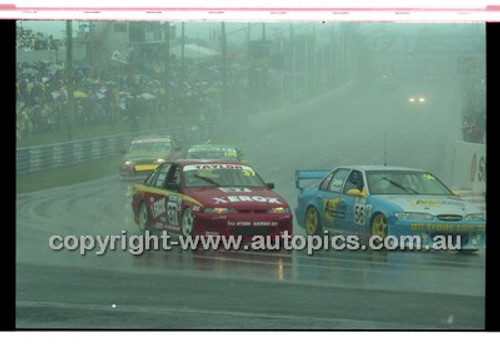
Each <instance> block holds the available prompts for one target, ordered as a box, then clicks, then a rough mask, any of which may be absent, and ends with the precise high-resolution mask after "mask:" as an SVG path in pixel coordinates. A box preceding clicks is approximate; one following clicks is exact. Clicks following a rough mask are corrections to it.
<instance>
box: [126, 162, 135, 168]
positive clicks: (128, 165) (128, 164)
mask: <svg viewBox="0 0 500 351" xmlns="http://www.w3.org/2000/svg"><path fill="white" fill-rule="evenodd" d="M123 165H124V166H126V167H132V166H133V165H134V163H133V162H132V161H125V162H123Z"/></svg>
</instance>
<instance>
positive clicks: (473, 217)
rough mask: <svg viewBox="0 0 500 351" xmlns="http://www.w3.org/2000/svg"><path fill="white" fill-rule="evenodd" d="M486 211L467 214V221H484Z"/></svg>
mask: <svg viewBox="0 0 500 351" xmlns="http://www.w3.org/2000/svg"><path fill="white" fill-rule="evenodd" d="M484 219H485V217H484V213H470V214H468V215H467V216H465V220H466V221H484Z"/></svg>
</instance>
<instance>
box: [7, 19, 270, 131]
mask: <svg viewBox="0 0 500 351" xmlns="http://www.w3.org/2000/svg"><path fill="white" fill-rule="evenodd" d="M17 36H18V37H17V47H18V49H28V50H39V49H40V50H41V49H43V48H48V47H49V48H50V47H52V46H53V45H55V44H54V43H56V41H54V40H53V39H52V37H51V36H46V35H43V34H41V33H33V32H32V31H31V30H28V29H23V28H22V27H18V32H17ZM35 48H36V49H35ZM163 54H164V51H163V50H162V48H161V46H150V47H149V52H148V50H146V49H141V50H135V51H133V52H132V53H131V54H130V55H129V57H128V62H127V63H123V62H112V64H111V65H109V67H110V68H109V69H107V70H101V71H98V70H97V69H96V67H90V66H88V65H87V66H86V65H85V64H83V63H75V64H74V67H75V70H74V72H73V73H72V74H71V82H72V87H73V90H74V94H73V97H74V99H73V101H74V106H75V114H74V116H75V118H74V125H75V127H79V126H87V125H100V124H113V125H114V124H116V123H123V124H128V125H129V126H130V129H131V131H132V130H134V131H135V130H138V129H140V128H142V127H143V126H144V123H143V122H147V123H149V122H151V123H149V125H155V124H154V123H157V122H158V123H162V124H163V125H167V124H169V125H172V124H175V123H178V122H179V121H183V120H185V119H187V120H189V121H190V122H205V121H220V120H221V119H222V118H223V110H224V109H225V111H226V112H227V116H232V115H240V114H242V113H248V112H249V107H251V106H252V104H253V106H258V107H259V108H260V107H261V106H264V103H263V101H264V98H263V97H266V96H268V95H266V94H264V89H260V88H261V80H262V79H261V78H262V77H264V76H263V75H262V74H260V75H258V74H257V73H258V72H254V73H253V74H249V71H248V67H247V65H246V64H244V63H242V62H240V61H239V60H238V59H234V58H230V59H228V60H227V61H226V66H225V69H226V72H225V75H223V72H222V70H223V67H222V62H221V60H220V57H211V58H206V59H201V60H200V59H196V60H195V59H189V58H186V59H185V60H183V61H181V60H180V58H179V57H176V56H175V55H174V54H172V55H171V56H170V57H169V60H168V62H169V66H168V67H166V65H165V59H164V57H163V56H162V55H163ZM223 76H225V78H226V89H225V90H224V84H223ZM261 76H262V77H261ZM257 78H259V81H258V83H259V84H257V85H256V84H255V83H256V82H257V80H256V79H257ZM271 78H272V75H269V76H267V79H268V80H271ZM252 82H253V84H252ZM275 85H276V84H275ZM276 86H277V85H276ZM254 90H255V92H254V95H252V93H251V91H254ZM16 92H17V100H16V102H17V104H16V112H17V116H18V117H17V138H18V139H19V140H21V139H23V138H28V137H31V136H34V135H39V134H42V133H46V132H50V131H54V130H62V129H65V128H67V126H68V123H69V122H70V121H69V116H70V115H71V113H70V111H69V104H68V100H69V99H68V98H69V96H68V77H67V72H66V70H65V67H64V63H58V62H51V61H36V62H20V63H18V65H17V81H16ZM257 93H258V94H257ZM224 94H225V100H224V101H225V106H223V103H222V101H223V98H224ZM252 96H254V99H252V98H251V97H252ZM261 100H262V101H261ZM269 100H271V99H270V98H269ZM252 112H255V111H252Z"/></svg>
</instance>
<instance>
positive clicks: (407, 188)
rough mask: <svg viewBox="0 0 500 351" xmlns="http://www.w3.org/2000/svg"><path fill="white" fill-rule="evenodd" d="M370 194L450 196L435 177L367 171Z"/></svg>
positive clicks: (421, 174)
mask: <svg viewBox="0 0 500 351" xmlns="http://www.w3.org/2000/svg"><path fill="white" fill-rule="evenodd" d="M366 177H367V181H368V189H369V191H370V194H372V195H377V194H413V195H452V193H451V192H450V190H449V189H448V188H447V187H446V186H445V185H444V184H443V183H442V182H441V181H440V180H439V179H437V178H436V177H435V176H433V175H432V174H430V173H428V172H420V171H368V172H366Z"/></svg>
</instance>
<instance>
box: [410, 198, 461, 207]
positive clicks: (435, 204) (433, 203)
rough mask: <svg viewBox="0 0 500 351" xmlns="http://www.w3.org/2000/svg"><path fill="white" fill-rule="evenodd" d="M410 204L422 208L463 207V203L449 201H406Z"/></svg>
mask: <svg viewBox="0 0 500 351" xmlns="http://www.w3.org/2000/svg"><path fill="white" fill-rule="evenodd" d="M408 202H409V203H410V204H412V205H414V206H423V207H439V206H441V205H444V206H446V205H448V206H463V203H462V202H460V201H450V200H431V199H429V200H425V199H422V200H421V199H419V200H410V201H408Z"/></svg>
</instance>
